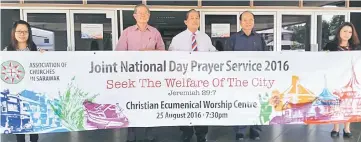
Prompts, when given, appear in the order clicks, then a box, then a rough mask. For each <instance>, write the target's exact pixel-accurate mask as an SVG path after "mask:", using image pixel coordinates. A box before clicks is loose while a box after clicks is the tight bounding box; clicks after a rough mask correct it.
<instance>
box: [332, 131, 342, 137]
mask: <svg viewBox="0 0 361 142" xmlns="http://www.w3.org/2000/svg"><path fill="white" fill-rule="evenodd" d="M339 136H340V132H336V131H332V132H331V137H333V138H336V137H339Z"/></svg>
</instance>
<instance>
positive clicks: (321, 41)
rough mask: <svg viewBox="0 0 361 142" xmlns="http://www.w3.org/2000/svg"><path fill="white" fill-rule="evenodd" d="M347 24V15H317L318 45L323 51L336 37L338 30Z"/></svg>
mask: <svg viewBox="0 0 361 142" xmlns="http://www.w3.org/2000/svg"><path fill="white" fill-rule="evenodd" d="M343 22H345V15H317V44H318V50H319V51H320V50H322V49H323V48H324V47H325V46H326V44H327V43H329V42H330V41H331V40H333V39H334V38H335V36H336V30H337V28H338V27H339V26H340V25H341V24H342V23H343Z"/></svg>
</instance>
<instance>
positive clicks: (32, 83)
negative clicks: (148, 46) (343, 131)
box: [0, 51, 361, 133]
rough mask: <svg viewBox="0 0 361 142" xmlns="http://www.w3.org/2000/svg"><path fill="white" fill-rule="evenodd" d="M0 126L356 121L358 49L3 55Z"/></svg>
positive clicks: (57, 128) (54, 128)
mask: <svg viewBox="0 0 361 142" xmlns="http://www.w3.org/2000/svg"><path fill="white" fill-rule="evenodd" d="M0 55H1V79H2V81H1V88H0V90H1V109H2V111H1V126H2V127H4V129H7V130H9V131H11V133H51V132H65V131H83V130H93V129H110V128H123V127H153V126H180V125H212V126H217V125H221V126H224V125H273V124H321V123H331V122H336V121H337V122H345V121H349V122H351V121H352V122H355V121H361V101H360V99H361V87H360V86H361V85H360V82H359V81H358V80H361V61H360V57H361V56H360V55H361V52H333V53H331V52H330V53H321V52H308V53H301V52H285V53H279V52H212V53H206V52H193V53H189V52H167V51H159V52H156V51H155V52H131V51H128V52H115V51H114V52H45V53H40V52H26V53H25V52H0Z"/></svg>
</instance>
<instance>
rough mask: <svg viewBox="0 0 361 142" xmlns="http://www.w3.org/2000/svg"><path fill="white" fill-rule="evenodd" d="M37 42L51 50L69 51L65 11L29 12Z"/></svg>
mask: <svg viewBox="0 0 361 142" xmlns="http://www.w3.org/2000/svg"><path fill="white" fill-rule="evenodd" d="M27 18H28V19H27V21H28V22H29V24H30V25H31V30H32V32H33V40H34V42H35V44H36V45H37V46H38V47H40V48H42V49H44V50H49V51H67V47H68V39H67V37H68V36H67V23H66V20H67V19H66V14H65V13H28V15H27Z"/></svg>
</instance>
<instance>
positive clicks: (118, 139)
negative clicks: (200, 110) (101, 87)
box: [1, 123, 361, 142]
mask: <svg viewBox="0 0 361 142" xmlns="http://www.w3.org/2000/svg"><path fill="white" fill-rule="evenodd" d="M331 129H332V126H331V125H308V126H307V125H275V126H263V131H262V135H261V136H262V137H261V138H262V139H261V141H258V142H361V123H353V124H352V133H353V135H354V138H353V139H345V140H344V139H343V138H342V137H340V138H337V139H332V138H331V137H330V130H331ZM155 130H156V132H157V135H156V136H157V138H158V140H159V142H180V140H179V138H180V131H179V129H178V128H177V127H162V128H155ZM125 131H126V130H125V129H123V130H97V131H87V132H72V133H51V134H41V135H40V140H39V142H125V139H124V137H125V136H126V135H125V133H124V132H125ZM234 137H235V133H234V131H233V128H232V127H210V129H209V133H208V140H209V142H236V141H234V140H232V139H233V138H234ZM1 142H16V140H15V136H14V135H1ZM194 142H195V141H194ZM244 142H252V140H248V139H246V140H245V141H244Z"/></svg>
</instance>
